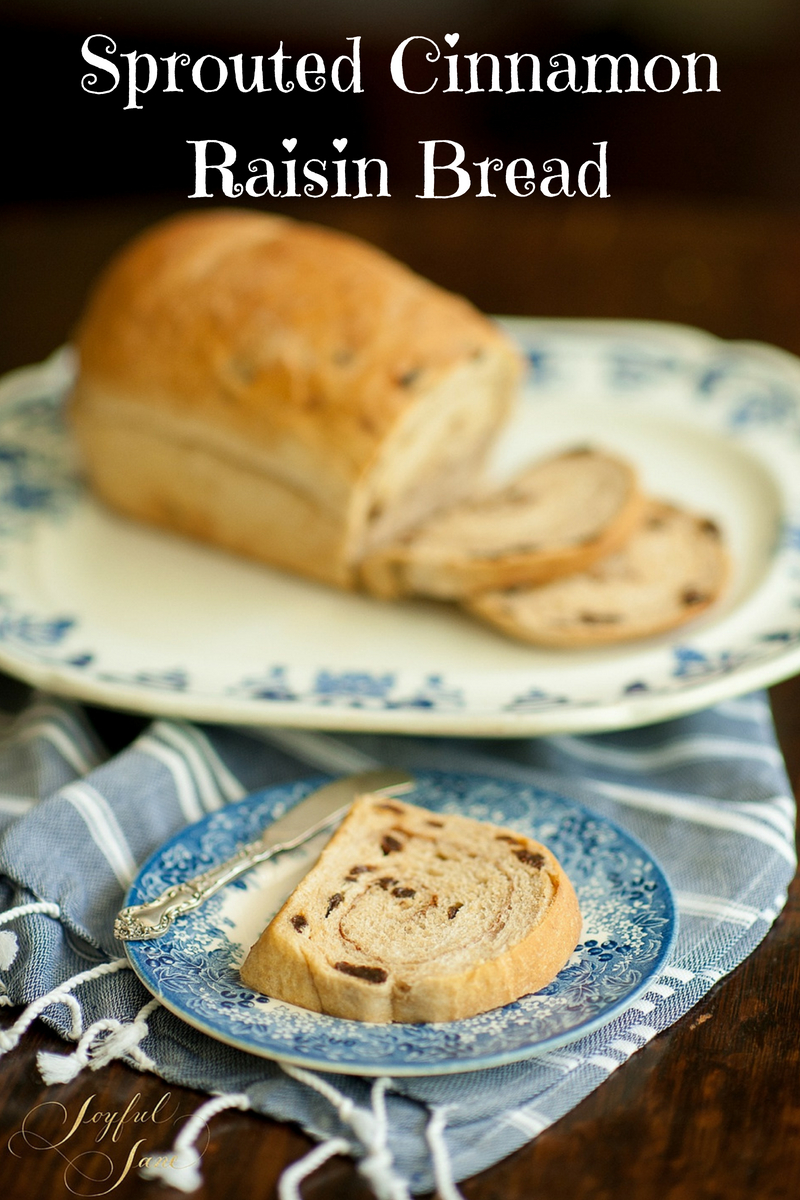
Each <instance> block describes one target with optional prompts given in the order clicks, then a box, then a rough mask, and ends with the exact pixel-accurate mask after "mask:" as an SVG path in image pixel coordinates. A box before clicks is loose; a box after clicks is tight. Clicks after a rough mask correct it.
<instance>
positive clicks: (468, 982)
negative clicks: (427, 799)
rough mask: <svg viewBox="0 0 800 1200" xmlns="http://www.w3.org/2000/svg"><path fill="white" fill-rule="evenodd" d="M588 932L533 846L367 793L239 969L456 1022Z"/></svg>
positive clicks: (300, 991) (346, 1009) (550, 967)
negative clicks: (581, 929) (583, 932)
mask: <svg viewBox="0 0 800 1200" xmlns="http://www.w3.org/2000/svg"><path fill="white" fill-rule="evenodd" d="M580 928H581V917H580V912H579V910H578V901H577V899H576V897H575V892H574V891H573V888H572V885H571V884H570V882H569V880H568V879H567V877H566V875H565V874H564V872H563V870H562V869H561V867H560V866H559V864H558V863H557V861H556V860H555V858H554V857H553V855H552V854H551V853H550V851H549V850H548V849H546V847H544V846H541V845H539V843H538V842H534V841H531V839H530V838H527V837H523V836H522V835H521V834H518V833H515V832H513V831H512V830H509V829H502V828H500V827H498V826H496V825H489V824H485V823H483V822H480V821H475V820H472V819H471V818H469V817H463V816H451V815H445V814H440V813H436V812H431V811H430V810H428V809H424V808H418V807H416V806H414V805H411V804H404V803H402V802H401V801H399V800H394V799H391V800H387V799H386V798H385V797H380V796H363V797H361V798H359V799H358V800H357V801H356V802H355V804H354V805H353V807H352V809H351V811H350V813H349V814H348V816H347V818H346V819H345V821H344V822H343V824H342V825H341V827H340V828H339V830H338V831H337V833H336V834H335V835H334V836H333V838H332V839H331V841H330V842H329V843H328V845H327V846H326V848H325V850H324V851H323V853H322V855H321V857H320V859H319V861H318V862H317V864H316V865H315V866H314V867H313V868H312V869H311V871H310V872H309V873H308V875H307V876H306V877H305V879H304V880H303V881H302V882H301V883H300V885H299V886H298V887H297V888H296V889H295V891H294V892H293V894H292V895H291V896H290V897H289V899H288V900H287V901H286V903H285V904H284V906H283V908H282V909H281V910H280V912H279V913H278V914H277V916H276V917H275V918H274V919H273V920H272V921H271V922H270V924H269V925H268V926H267V928H266V929H265V930H264V932H263V933H262V935H261V937H260V938H259V939H258V941H257V942H256V944H255V945H254V946H253V948H252V949H251V950H250V953H249V954H248V956H247V958H246V960H245V963H244V965H243V967H242V969H241V977H242V980H243V981H244V983H246V984H247V985H248V986H249V987H252V988H255V989H256V990H257V991H259V992H263V993H265V994H266V995H268V996H272V997H274V998H276V999H279V1000H286V1001H288V1002H289V1003H291V1004H297V1005H299V1006H301V1007H302V1008H308V1009H311V1010H312V1011H313V1012H321V1013H328V1014H330V1015H331V1016H336V1017H346V1018H348V1019H351V1020H356V1021H410V1022H419V1021H453V1020H456V1019H459V1018H462V1017H470V1016H474V1015H475V1014H476V1013H480V1012H484V1011H486V1010H488V1009H490V1008H496V1007H498V1006H499V1005H503V1004H508V1003H510V1001H512V1000H516V999H517V998H518V997H520V996H523V995H525V994H527V993H528V992H535V991H538V990H539V988H542V987H544V986H545V984H547V983H549V982H550V980H551V979H553V978H554V977H555V976H556V975H557V974H558V972H559V971H560V970H561V968H562V967H563V966H564V964H565V963H566V962H567V960H568V958H569V956H570V954H571V953H572V951H573V950H574V948H575V945H576V944H577V941H578V937H579V934H580Z"/></svg>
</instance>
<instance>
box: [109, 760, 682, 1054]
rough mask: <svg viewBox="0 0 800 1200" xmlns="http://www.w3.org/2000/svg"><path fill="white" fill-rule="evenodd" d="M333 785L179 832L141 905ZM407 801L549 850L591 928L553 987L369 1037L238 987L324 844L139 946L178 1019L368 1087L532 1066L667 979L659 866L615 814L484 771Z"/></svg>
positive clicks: (140, 890)
mask: <svg viewBox="0 0 800 1200" xmlns="http://www.w3.org/2000/svg"><path fill="white" fill-rule="evenodd" d="M320 782H322V780H319V779H314V780H305V781H303V782H301V783H292V784H284V785H282V786H280V787H272V788H268V789H266V790H264V791H260V792H255V793H254V794H253V795H251V796H248V797H246V798H245V799H244V800H241V801H239V802H238V803H236V804H230V805H228V806H227V807H226V808H224V809H222V810H220V811H219V812H215V813H213V814H212V815H210V816H208V817H206V818H204V819H203V820H202V821H198V822H197V823H196V824H195V825H190V826H189V827H188V828H186V829H184V830H182V831H181V832H180V833H179V834H176V836H175V837H173V838H172V839H171V840H170V841H169V842H167V843H166V844H165V845H164V846H162V848H161V849H160V850H158V851H157V853H156V854H154V855H153V857H152V858H151V859H150V860H149V861H148V862H147V863H146V864H145V865H144V867H142V869H141V871H140V872H139V875H138V877H137V878H136V880H135V882H134V883H133V885H132V887H131V890H130V892H129V894H128V898H127V901H126V903H127V904H139V903H141V902H143V901H145V900H150V899H153V898H154V897H155V896H157V895H158V894H159V893H160V892H161V891H163V889H164V888H166V887H169V886H171V885H172V884H174V883H178V882H180V881H181V880H184V879H187V878H189V877H190V876H192V875H195V874H197V873H199V872H200V871H203V870H206V869H207V868H208V867H210V866H212V865H214V864H216V863H218V862H221V861H222V860H224V859H225V858H227V857H229V856H230V855H231V854H232V853H233V852H234V851H235V850H236V848H237V846H238V845H240V844H241V843H242V842H245V841H249V840H250V839H251V838H253V837H255V836H256V835H257V834H258V833H259V832H260V831H261V830H262V829H263V828H264V827H265V826H267V825H268V824H269V823H270V821H272V820H274V819H276V818H277V817H278V816H280V815H281V814H282V813H283V812H285V811H286V810H287V809H288V808H290V807H291V806H292V805H294V804H296V803H297V802H298V801H299V800H301V799H302V798H303V797H304V796H305V795H307V794H308V792H310V791H311V790H312V789H313V788H315V787H317V786H318V785H319V783H320ZM417 782H418V787H417V790H416V791H415V792H414V793H412V794H411V796H410V797H409V799H410V800H412V801H413V802H414V803H417V804H421V805H424V806H425V807H427V808H430V809H432V810H433V811H434V812H446V813H447V812H459V813H464V814H466V815H468V816H470V817H476V818H477V819H479V820H487V821H492V822H494V823H496V824H499V825H508V826H510V827H511V828H512V829H515V830H518V831H519V832H520V833H524V834H527V835H529V836H531V837H533V838H535V839H537V840H538V841H542V842H544V843H546V845H548V846H549V847H550V848H551V849H552V851H553V853H554V854H555V855H556V857H557V858H558V859H559V861H560V862H561V864H562V866H563V867H564V869H565V871H566V872H567V874H568V875H569V877H570V879H571V880H572V883H573V885H574V886H575V890H576V892H577V894H578V900H579V902H580V907H581V912H582V914H583V918H584V927H583V931H582V934H581V941H580V943H579V945H578V946H577V948H576V950H575V953H574V954H573V955H572V958H571V959H570V961H569V963H568V964H567V966H566V967H565V968H564V969H563V971H562V972H561V973H560V975H558V977H557V978H556V979H555V980H554V981H553V982H552V983H550V984H549V985H548V986H547V987H546V988H544V989H543V990H542V991H540V992H537V993H536V994H535V995H532V996H524V997H523V998H522V999H521V1000H517V1001H515V1002H514V1003H513V1004H508V1005H506V1007H505V1008H501V1009H494V1010H492V1011H491V1012H487V1013H482V1014H481V1015H480V1016H477V1017H470V1018H469V1019H467V1020H464V1021H453V1022H449V1023H442V1024H427V1025H405V1024H387V1025H371V1024H367V1023H364V1022H360V1021H345V1020H342V1019H340V1018H337V1017H328V1016H321V1015H320V1014H318V1013H311V1012H307V1011H306V1010H304V1009H301V1008H296V1007H294V1006H293V1005H291V1004H285V1003H283V1002H282V1001H278V1000H272V999H268V998H267V997H266V996H261V995H259V994H257V993H256V992H253V991H251V989H250V988H247V987H245V986H244V985H243V984H242V983H241V982H240V980H239V972H238V968H239V966H240V964H241V963H242V961H243V959H244V957H245V955H246V953H247V951H248V950H249V948H250V946H251V944H252V943H253V942H254V941H255V940H256V938H257V937H258V935H259V934H260V932H261V930H262V929H263V928H264V926H265V925H266V924H267V922H268V921H269V920H270V919H271V917H272V916H273V915H274V913H275V912H276V911H277V910H278V908H279V907H280V905H281V904H282V903H283V900H284V899H285V898H286V896H287V895H288V894H289V892H290V891H291V890H292V889H293V888H294V887H295V886H296V884H297V882H299V880H300V879H301V878H302V877H303V875H304V874H305V873H306V872H307V871H308V869H309V867H310V866H311V864H312V863H313V861H314V860H315V858H316V856H317V855H318V854H319V851H320V849H321V846H322V845H323V844H324V841H325V836H326V835H322V838H319V837H318V838H317V839H316V840H315V841H314V842H310V843H307V844H306V846H304V847H302V848H301V849H299V850H296V851H292V852H290V853H287V854H284V855H281V856H280V857H279V858H278V859H277V860H276V861H275V862H272V863H264V864H262V865H261V866H259V867H256V868H254V870H253V871H251V872H250V873H249V874H248V875H247V876H245V877H244V878H243V879H240V880H237V881H236V882H235V883H232V884H229V885H228V886H227V887H226V888H224V889H223V890H222V891H220V892H218V893H217V895H216V896H214V897H212V898H211V899H210V900H208V901H207V902H206V904H205V905H204V906H202V907H201V908H200V909H198V910H196V911H195V912H194V913H191V914H189V915H188V916H186V917H183V918H181V919H180V920H178V921H176V923H175V924H174V925H173V927H172V928H171V929H170V930H169V931H168V932H167V933H166V934H164V935H163V936H162V937H161V938H159V939H158V940H156V941H151V942H128V943H127V945H126V950H127V952H128V957H129V958H130V961H131V964H132V966H133V969H134V971H135V972H136V974H137V975H138V977H139V978H140V979H141V981H142V983H143V984H144V985H145V987H147V988H148V989H149V990H150V991H151V992H152V993H153V995H155V996H157V997H158V999H159V1000H161V1002H162V1003H163V1004H164V1006H165V1007H166V1008H168V1009H169V1010H170V1011H171V1012H173V1013H175V1015H176V1016H178V1017H180V1018H181V1019H182V1020H184V1021H187V1022H188V1023H189V1024H190V1025H192V1026H194V1027H195V1028H196V1029H200V1030H202V1031H203V1032H205V1033H207V1034H208V1035H209V1036H210V1037H213V1038H216V1039H218V1040H219V1041H222V1042H227V1043H228V1044H229V1045H231V1046H236V1047H238V1048H239V1049H241V1050H246V1051H249V1052H250V1053H252V1054H259V1055H262V1056H264V1057H266V1058H274V1059H279V1060H281V1061H284V1062H290V1063H295V1064H298V1065H300V1066H304V1067H311V1068H316V1069H318V1070H325V1071H342V1072H346V1073H349V1074H358V1075H382V1074H387V1075H444V1074H450V1073H455V1072H459V1071H474V1070H479V1069H483V1068H486V1067H495V1066H499V1065H501V1064H502V1063H510V1062H516V1061H518V1060H520V1059H525V1058H531V1057H533V1056H534V1055H536V1054H539V1053H541V1052H542V1051H545V1050H550V1049H553V1048H554V1047H555V1046H560V1045H563V1044H564V1043H566V1042H570V1041H573V1040H574V1039H576V1038H578V1037H582V1036H583V1035H584V1034H587V1033H589V1032H590V1031H591V1030H593V1029H596V1028H597V1027H598V1026H599V1025H603V1024H605V1023H606V1022H607V1021H609V1020H611V1019H612V1018H613V1017H614V1016H616V1015H617V1014H619V1013H620V1012H622V1011H623V1010H624V1009H625V1008H626V1007H627V1006H628V1005H629V1004H630V1003H631V1002H632V1001H633V1000H634V999H635V998H636V997H637V996H639V995H641V993H642V992H644V991H646V989H647V987H648V985H649V984H650V983H651V982H652V981H653V979H654V978H655V977H656V976H657V975H658V973H659V972H660V971H661V969H662V967H663V966H664V963H665V961H666V959H667V956H668V954H669V952H670V949H671V946H672V943H673V940H674V937H675V933H676V928H677V918H676V911H675V904H674V900H673V896H672V893H671V891H670V887H669V884H668V883H667V881H666V878H665V877H664V873H663V871H662V870H661V868H660V867H659V865H658V863H657V862H656V861H655V860H654V859H653V857H652V855H651V854H650V852H649V851H648V850H646V849H645V847H644V846H642V845H641V844H640V843H639V842H637V841H636V840H635V839H634V838H632V837H631V836H630V834H628V833H626V832H625V831H624V830H622V829H620V828H619V827H618V826H617V825H615V824H613V823H612V822H611V821H609V820H607V819H606V818H605V817H602V816H599V815H598V814H596V813H592V812H590V811H589V810H588V809H586V808H584V807H583V806H582V805H580V804H577V803H576V802H575V801H573V800H569V799H567V798H566V797H564V796H560V795H558V794H557V793H555V792H550V791H544V790H542V789H540V788H536V787H531V786H528V785H524V784H520V783H513V782H509V781H507V780H497V779H489V778H484V777H482V776H476V775H455V774H449V773H444V772H441V773H439V772H426V773H424V774H420V775H419V776H418V777H417Z"/></svg>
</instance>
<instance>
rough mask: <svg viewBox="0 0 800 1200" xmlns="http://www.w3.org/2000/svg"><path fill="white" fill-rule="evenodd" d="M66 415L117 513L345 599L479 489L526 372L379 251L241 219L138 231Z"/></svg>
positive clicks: (507, 347)
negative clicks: (381, 556)
mask: <svg viewBox="0 0 800 1200" xmlns="http://www.w3.org/2000/svg"><path fill="white" fill-rule="evenodd" d="M75 345H76V349H77V351H78V357H79V363H80V370H79V374H78V379H77V382H76V385H75V390H74V393H73V396H72V400H71V405H70V414H71V420H72V424H73V428H74V431H75V435H76V438H77V441H78V445H79V448H80V451H81V455H82V459H83V465H84V468H85V471H86V474H87V477H88V479H89V482H90V484H91V486H92V488H93V489H94V491H95V492H96V494H97V495H98V496H100V497H101V498H102V499H103V500H104V501H106V502H107V503H108V504H110V505H111V506H112V507H114V508H116V509H119V510H120V511H122V512H124V513H127V514H128V515H130V516H133V517H137V518H139V519H141V520H145V521H149V522H153V523H155V524H157V525H161V526H163V527H165V528H167V529H171V530H175V531H177V532H178V533H183V534H186V535H189V536H191V537H195V538H201V539H203V540H205V541H208V542H212V543H214V544H216V545H219V546H223V547H225V548H226V549H228V550H232V551H235V552H237V553H240V554H245V555H248V556H250V557H253V558H257V559H260V560H261V561H263V562H266V563H269V564H272V565H274V566H278V567H283V568H285V569H287V570H292V571H297V572H300V573H301V574H304V575H308V576H311V577H312V578H314V579H318V580H322V581H324V582H326V583H332V584H336V585H338V586H340V587H347V588H351V587H353V586H355V576H356V568H357V563H358V562H359V561H360V559H361V558H363V557H364V555H365V554H366V553H368V552H370V551H371V550H372V549H374V548H375V547H376V546H377V545H380V544H382V543H384V542H386V541H389V540H393V539H395V538H397V537H399V536H401V535H402V534H403V533H404V532H405V531H406V530H408V529H410V528H413V527H414V526H415V525H416V524H418V523H419V522H420V521H423V520H425V519H426V518H427V517H428V516H429V515H430V514H431V513H432V512H435V511H436V510H438V509H439V508H441V507H443V506H444V505H448V504H452V503H455V502H456V501H458V500H460V499H462V498H463V497H464V496H466V495H470V494H472V491H473V489H474V486H475V479H476V477H477V476H478V475H479V474H480V472H481V470H482V468H483V464H484V460H485V458H486V456H487V454H488V452H489V450H490V448H491V445H492V443H493V441H494V439H495V437H496V435H497V434H498V432H499V431H500V429H501V428H502V426H503V425H504V423H505V421H506V418H507V416H508V413H509V411H510V408H511V404H512V402H513V398H514V391H515V385H516V382H517V379H518V377H519V374H520V370H521V366H522V358H521V355H520V353H519V351H518V350H517V349H516V347H515V346H514V345H513V344H512V342H511V340H510V339H509V338H508V337H507V336H506V335H505V334H504V333H503V332H502V331H501V330H500V328H499V327H498V326H497V325H495V324H494V323H493V322H492V321H490V320H488V319H487V318H486V317H484V316H482V315H481V314H480V313H478V312H477V310H476V309H474V308H473V307H472V305H470V304H469V303H468V302H467V301H466V300H464V299H462V298H461V297H459V296H455V295H452V294H450V293H448V292H446V291H444V290H443V289H441V288H438V287H436V286H435V285H434V284H432V283H429V282H428V281H426V280H424V279H422V278H420V276H418V275H415V274H414V273H413V272H412V271H410V270H408V268H406V267H404V266H402V265H401V264H400V263H398V262H396V261H394V260H393V259H391V258H389V256H388V255H386V254H382V253H381V252H380V251H379V250H377V249H376V248H375V247H373V246H369V245H367V244H366V243H365V242H361V241H359V240H358V239H357V238H353V237H348V236H347V235H346V234H343V233H337V232H336V231H334V230H332V229H323V228H321V227H319V226H316V225H310V224H304V223H302V222H299V221H293V220H290V219H288V218H285V217H276V216H269V215H267V214H266V213H259V212H248V211H246V210H242V209H224V210H220V211H217V212H214V211H204V212H197V213H191V214H189V215H182V216H179V217H176V218H173V219H172V220H169V221H167V222H165V223H163V224H161V225H158V226H156V227H155V228H154V229H152V230H148V231H147V232H145V233H144V234H143V235H142V236H141V237H140V238H139V239H137V240H136V241H134V242H133V244H132V245H131V246H129V247H127V248H125V249H124V250H123V251H122V252H121V253H120V254H119V255H118V256H117V257H116V259H115V260H114V261H113V262H112V263H111V264H110V265H109V267H108V269H107V270H106V272H105V273H104V275H103V276H102V278H101V279H100V281H99V282H98V284H97V286H96V288H95V289H94V291H93V294H92V295H91V297H90V299H89V303H88V305H87V307H86V311H85V312H84V314H83V317H82V319H81V321H80V323H79V325H78V328H77V330H76V337H75Z"/></svg>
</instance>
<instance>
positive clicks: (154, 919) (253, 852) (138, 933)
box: [114, 838, 290, 942]
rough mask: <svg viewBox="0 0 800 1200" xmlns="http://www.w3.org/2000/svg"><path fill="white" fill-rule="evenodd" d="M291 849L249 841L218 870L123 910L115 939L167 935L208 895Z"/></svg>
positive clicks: (115, 926)
mask: <svg viewBox="0 0 800 1200" xmlns="http://www.w3.org/2000/svg"><path fill="white" fill-rule="evenodd" d="M289 848H290V847H289V845H287V844H285V843H283V844H281V845H277V846H270V847H269V849H264V842H263V840H262V839H261V838H258V839H257V840H256V841H254V842H249V843H248V844H247V845H246V846H242V848H241V850H238V851H237V853H236V854H235V855H234V856H233V857H232V858H229V859H227V861H226V862H224V863H220V865H219V866H218V867H211V868H210V869H209V870H208V871H203V873H202V875H195V877H194V878H193V879H187V880H186V881H185V883H176V884H173V886H172V887H170V888H167V890H166V891H165V892H162V893H161V895H160V896H157V897H156V898H155V900H149V901H147V903H146V904H132V905H130V906H129V907H128V908H123V909H121V910H120V912H119V913H117V919H116V920H115V922H114V937H116V938H119V940H120V941H122V942H141V941H148V940H149V939H150V938H157V937H160V936H161V934H162V933H166V931H167V930H168V929H169V927H170V925H171V924H172V922H173V921H174V920H175V918H176V917H182V916H183V915H184V913H188V912H191V911H192V909H194V908H198V907H199V905H201V904H202V903H203V902H204V901H205V900H208V898H209V896H213V895H214V893H215V892H218V891H219V889H220V888H221V887H224V886H225V884H226V883H230V882H231V881H232V880H233V879H237V878H238V876H239V875H243V874H244V873H245V871H249V870H250V868H251V867H254V866H255V865H256V863H259V862H263V861H264V860H265V859H267V858H271V857H272V855H273V854H277V853H278V852H279V851H280V850H288V849H289Z"/></svg>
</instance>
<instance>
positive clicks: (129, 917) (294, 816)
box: [114, 768, 414, 942]
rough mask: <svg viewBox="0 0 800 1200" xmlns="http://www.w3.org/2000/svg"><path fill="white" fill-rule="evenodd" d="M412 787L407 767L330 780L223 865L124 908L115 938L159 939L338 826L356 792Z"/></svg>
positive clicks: (395, 791) (388, 792)
mask: <svg viewBox="0 0 800 1200" xmlns="http://www.w3.org/2000/svg"><path fill="white" fill-rule="evenodd" d="M413 787H414V781H413V779H412V778H411V777H410V776H409V775H408V774H407V773H406V772H405V771H396V770H393V769H390V768H384V769H381V770H376V771H364V772H362V773H361V774H358V775H347V776H345V777H344V778H342V779H335V780H334V781H333V783H326V784H324V785H323V786H322V787H320V788H317V789H316V790H315V791H313V792H312V793H311V795H310V796H306V798H305V799H304V800H301V801H300V803H299V804H295V805H294V807H293V808H290V809H289V811H288V812H287V813H284V815H283V816H282V817H279V818H278V819H277V821H273V822H272V824H271V825H270V826H269V828H268V829H267V830H265V832H264V833H263V834H262V835H261V837H258V838H256V839H255V840H254V841H252V842H248V843H247V844H246V845H244V846H242V847H241V848H240V849H239V850H237V852H236V853H235V854H234V855H233V856H232V857H231V858H229V859H227V860H226V861H225V862H223V863H220V864H219V866H216V867H211V868H210V869H209V870H208V871H204V872H203V873H202V875H195V876H194V878H192V879H187V880H186V881H185V882H184V883H176V884H173V886H172V887H170V888H167V890H166V891H164V892H162V893H161V895H160V896H156V898H155V899H154V900H148V901H147V902H146V903H144V904H132V905H129V906H128V907H127V908H123V909H121V910H120V912H119V913H118V914H117V918H116V920H115V922H114V936H115V937H116V938H118V939H119V941H121V942H143V941H149V940H150V939H152V938H157V937H161V935H162V933H165V932H166V931H167V930H168V929H169V927H170V925H171V924H172V922H173V921H174V920H175V918H176V917H182V916H183V915H184V914H185V913H188V912H192V910H193V909H195V908H197V907H198V906H199V905H201V904H202V903H203V902H204V901H205V900H207V899H208V898H209V896H213V895H214V893H215V892H218V891H219V889H220V888H221V887H224V886H225V884H226V883H230V882H231V881H232V880H234V879H238V878H239V876H240V875H243V874H244V873H245V871H249V870H250V868H251V867H254V866H255V865H256V863H260V862H265V861H266V859H268V858H274V857H275V855H276V854H281V853H282V852H283V851H284V850H294V849H295V848H296V847H297V846H302V845H303V843H304V842H307V841H309V839H310V838H312V837H314V836H315V834H317V833H320V832H321V831H322V830H323V829H328V828H329V827H330V826H331V825H335V824H336V822H337V821H340V820H341V819H342V817H344V815H345V813H346V812H347V810H348V808H349V807H350V805H351V804H352V803H353V801H354V800H355V798H356V796H361V795H363V794H364V793H365V792H377V793H380V794H383V795H395V796H396V795H400V794H402V793H403V792H408V791H411V790H412V788H413Z"/></svg>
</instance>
